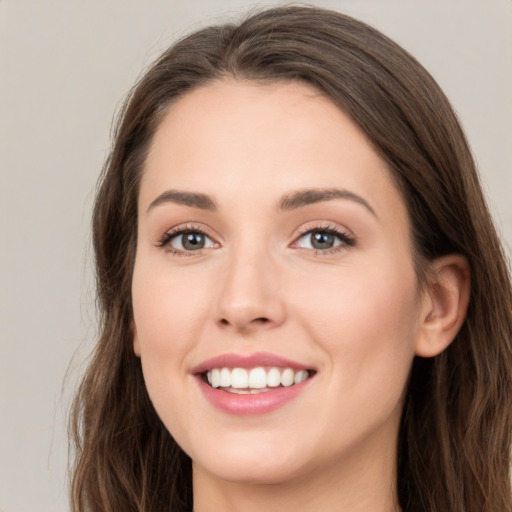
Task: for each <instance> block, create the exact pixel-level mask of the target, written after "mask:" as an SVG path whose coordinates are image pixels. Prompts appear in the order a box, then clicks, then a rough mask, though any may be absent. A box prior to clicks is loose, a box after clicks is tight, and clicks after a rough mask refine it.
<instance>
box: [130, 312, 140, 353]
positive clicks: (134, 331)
mask: <svg viewBox="0 0 512 512" xmlns="http://www.w3.org/2000/svg"><path fill="white" fill-rule="evenodd" d="M131 330H132V338H133V351H134V352H135V355H136V356H137V357H140V344H139V337H138V335H137V326H136V325H135V322H134V321H133V320H132V325H131Z"/></svg>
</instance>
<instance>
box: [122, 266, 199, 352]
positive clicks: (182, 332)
mask: <svg viewBox="0 0 512 512" xmlns="http://www.w3.org/2000/svg"><path fill="white" fill-rule="evenodd" d="M162 267H163V268H159V265H158V263H157V264H154V265H145V264H144V262H143V263H141V264H140V265H137V264H136V265H135V269H134V275H133V281H132V302H133V314H134V321H135V328H136V339H137V343H138V346H139V349H140V351H141V352H142V355H143V356H144V355H147V356H148V357H150V356H152V355H157V356H159V357H162V356H166V357H167V356H168V357H170V356H175V355H176V354H179V353H180V352H181V351H183V350H184V349H186V348H187V347H188V345H189V344H190V343H191V340H192V339H194V338H196V339H197V331H198V329H200V328H201V326H202V325H203V323H204V322H203V321H202V319H203V317H204V315H205V314H206V313H207V311H208V299H207V290H206V286H205V281H204V280H202V281H201V280H200V279H199V280H190V279H185V278H184V277H181V276H180V275H176V273H173V272H170V271H169V269H168V268H166V266H165V264H164V265H163V266H162ZM200 284H201V285H200Z"/></svg>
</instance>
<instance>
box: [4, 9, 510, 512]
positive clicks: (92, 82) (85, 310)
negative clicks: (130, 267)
mask: <svg viewBox="0 0 512 512" xmlns="http://www.w3.org/2000/svg"><path fill="white" fill-rule="evenodd" d="M281 3H284V2H260V3H259V4H255V3H254V2H250V1H244V0H238V1H237V0H231V1H228V0H166V1H164V0H87V1H83V2H82V1H80V2H79V1H78V0H0V235H1V236H0V340H1V356H0V411H1V412H0V512H29V511H30V512H34V511H55V512H59V511H65V510H68V504H67V476H66V458H67V439H66V415H67V410H68V407H69V401H70V397H71V396H72V393H73V389H74V387H75V386H76V383H77V378H78V375H79V374H80V372H81V371H82V369H83V364H84V361H85V358H86V355H87V354H88V352H89V350H90V348H91V346H92V342H93V340H94V337H95V311H94V291H93V280H92V273H91V249H90V230H89V218H90V211H91V204H92V199H93V195H94V189H95V182H96V179H97V176H98V173H99V171H100V168H101V166H102V162H103V160H104V158H105V156H106V154H107V151H108V148H109V145H110V139H109V133H110V127H111V121H112V117H113V114H114V112H115V111H116V109H118V107H119V106H120V104H121V100H122V98H123V97H124V95H125V94H126V92H127V91H128V89H129V88H130V87H131V85H132V84H133V82H134V80H135V79H136V78H137V76H139V74H140V72H141V70H142V69H143V68H145V67H146V66H147V65H148V64H149V63H150V62H151V61H152V60H153V59H154V58H156V57H157V56H158V54H159V53H160V52H161V51H162V50H163V49H164V48H165V47H166V46H167V45H168V44H169V42H171V41H172V40H175V39H176V38H178V37H181V36H183V35H185V34H186V33H188V32H189V31H191V30H194V29H197V28H199V27H201V26H203V25H204V24H206V23H211V22H217V21H222V20H225V19H226V18H230V17H231V18H232V17H235V18H236V16H237V15H238V14H240V13H243V12H245V11H247V10H248V9H249V8H250V7H253V6H255V5H259V6H264V5H272V4H281ZM310 3H311V4H315V5H321V6H325V7H330V8H335V9H338V10H341V11H344V12H346V13H348V14H352V15H354V16H355V17H357V18H360V19H362V20H364V21H367V22H369V23H370V24H372V25H374V26H376V27H377V28H379V29H381V30H382V31H383V32H385V33H386V34H387V35H389V36H390V37H392V38H393V39H395V40H396V41H397V42H399V43H400V44H402V45H403V46H404V47H405V48H406V49H408V50H409V51H410V52H411V53H412V54H413V55H415V56H416V57H417V58H418V59H419V60H420V62H422V63H423V64H424V65H425V67H427V69H429V70H430V72H431V73H432V74H433V75H434V77H435V78H436V79H437V80H438V82H439V83H440V85H441V86H442V87H443V88H444V90H445V92H446V93H447V95H448V97H449V98H450V99H451V101H452V103H453V105H454V107H455V109H456V110H457V112H458V113H459V115H460V118H461V120H462V124H463V126H464V127H465V129H466V132H467V135H468V138H469V140H470V143H471V145H472V148H473V150H474V154H475V156H476V159H477V161H478V163H479V167H480V171H481V174H482V179H483V182H484V186H485V189H486V192H487V193H488V197H489V201H490V204H491V207H492V210H493V212H494V215H495V217H496V222H497V224H498V226H499V228H500V229H501V231H502V233H503V238H504V241H505V243H507V244H509V245H510V244H511V242H512V201H510V199H509V197H510V196H511V195H512V194H511V193H512V173H511V164H512V95H511V91H512V66H511V64H512V1H511V0H487V1H485V2H483V1H482V0H464V1H462V0H424V1H419V0H395V1H388V0H351V1H349V0H346V1H343V0H332V1H317V2H314V1H313V2H310Z"/></svg>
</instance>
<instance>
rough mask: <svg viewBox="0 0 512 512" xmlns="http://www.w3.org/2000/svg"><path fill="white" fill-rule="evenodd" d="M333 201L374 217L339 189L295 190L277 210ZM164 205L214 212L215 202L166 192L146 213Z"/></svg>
mask: <svg viewBox="0 0 512 512" xmlns="http://www.w3.org/2000/svg"><path fill="white" fill-rule="evenodd" d="M333 199H347V200H349V201H353V202H355V203H358V204H360V205H362V206H364V207H365V208H366V209H367V210H368V211H369V212H370V213H372V214H373V215H374V216H375V217H377V214H376V213H375V210H374V209H373V208H372V207H371V206H370V205H369V204H368V202H367V201H366V200H364V199H363V198H362V197H361V196H358V195H357V194H354V193H353V192H350V191H349V190H344V189H339V188H325V189H317V188H309V189H303V190H297V191H295V192H291V193H289V194H286V195H285V196H283V197H282V198H281V200H280V201H279V203H278V209H279V210H282V211H290V210H295V209H297V208H302V207H304V206H308V205H311V204H316V203H321V202H323V201H332V200H333ZM164 203H176V204H181V205H184V206H190V207H191V208H199V209H200V210H208V211H216V210H217V205H216V203H215V201H214V200H213V199H212V198H211V197H210V196H208V195H206V194H201V193H199V192H184V191H181V190H166V191H165V192H163V193H162V194H160V195H159V196H158V197H157V198H156V199H155V200H154V201H152V202H151V204H150V205H149V207H148V209H147V211H148V212H149V211H150V210H152V209H153V208H155V207H156V206H158V205H161V204H164Z"/></svg>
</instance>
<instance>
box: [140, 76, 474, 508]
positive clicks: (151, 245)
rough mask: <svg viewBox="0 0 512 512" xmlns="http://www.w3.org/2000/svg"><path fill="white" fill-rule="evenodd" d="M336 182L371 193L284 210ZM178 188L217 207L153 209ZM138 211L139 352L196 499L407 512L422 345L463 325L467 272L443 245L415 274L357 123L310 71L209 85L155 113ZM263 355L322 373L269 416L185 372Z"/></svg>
mask: <svg viewBox="0 0 512 512" xmlns="http://www.w3.org/2000/svg"><path fill="white" fill-rule="evenodd" d="M334 188H335V189H338V190H339V189H342V190H344V191H349V192H350V193H351V194H355V195H357V197H358V198H361V199H363V200H364V201H365V203H366V206H365V205H364V204H362V203H361V201H359V200H357V199H354V196H349V197H342V198H331V199H326V200H323V201H320V202H316V203H314V204H308V205H302V206H300V207H297V208H293V209H284V210H283V209H280V208H279V207H278V205H279V204H280V202H282V200H283V198H284V197H288V196H289V195H290V194H292V193H294V192H296V191H300V190H304V189H329V190H331V189H334ZM168 190H178V191H181V192H194V193H201V194H205V195H207V196H208V197H209V198H211V199H212V201H214V203H215V205H216V209H215V211H214V210H212V209H204V208H200V207H197V206H198V205H195V206H194V205H184V204H179V203H178V202H176V198H175V197H174V199H173V200H164V199H160V200H159V201H157V203H158V204H153V206H150V205H152V203H154V202H155V200H156V199H157V198H159V197H161V195H162V193H165V192H166V191H168ZM167 199H169V198H167ZM203 206H204V205H203ZM138 208H139V222H138V245H137V254H136V262H135V268H134V274H133V284H132V296H133V310H134V350H135V353H136V354H137V355H138V356H140V357H141V361H142V367H143V371H144V377H145V381H146V386H147V389H148V392H149V395H150V397H151V399H152V401H153V404H154V406H155V408H156V410H157V412H158V414H159V416H160V418H161V419H162V421H163V422H164V424H165V425H166V427H167V428H168V429H169V431H170V432H171V433H172V435H173V436H174V438H175V439H176V441H177V442H178V444H179V445H180V446H181V447H182V448H183V449H184V450H185V452H186V453H188V454H189V455H190V457H191V458H192V460H193V477H194V510H195V511H196V512H210V511H242V510H243V511H249V512H251V511H258V512H259V511H261V510H262V509H263V510H264V509H265V508H264V507H267V510H280V511H284V512H286V511H288V510H294V511H295V510H301V511H318V510H323V511H330V510H344V511H345V512H350V511H352V512H355V511H368V512H370V511H371V512H385V511H386V512H389V511H394V510H399V508H398V505H397V503H396V496H395V480H396V474H395V471H396V467H395V456H396V455H395V454H396V439H397V433H398V426H399V421H400V414H401V409H402V400H403V393H404V387H405V385H406V381H407V377H408V374H409V370H410V367H411V363H412V359H413V357H414V356H415V354H419V355H422V356H432V355H435V354H437V353H439V352H440V351H441V350H443V349H444V348H445V347H446V346H447V345H448V343H449V342H450V341H451V339H452V338H453V336H454V335H455V333H456V331H457V329H458V327H459V326H460V323H461V322H462V319H463V316H464V311H465V304H467V300H466V298H467V297H466V296H467V295H468V293H469V292H467V290H468V286H467V283H468V272H467V268H466V267H465V265H464V261H463V260H462V259H461V258H458V257H447V258H445V259H444V260H440V261H438V262H436V265H437V268H436V270H437V273H436V280H435V281H433V282H432V283H430V284H429V285H428V286H426V287H423V288H422V287H420V286H419V284H418V280H417V277H416V274H415V270H414V265H413V260H412V249H411V239H410V235H409V233H410V226H409V220H408V215H407V211H406V208H405V205H404V201H403V199H402V197H401V196H400V193H399V191H398V190H397V188H396V187H395V185H394V183H393V180H392V178H391V175H390V173H389V171H388V169H387V167H386V165H385V163H384V162H383V160H382V159H381V158H380V157H379V155H378V154H377V153H376V152H375V151H374V149H373V147H372V146H371V144H370V143H369V142H368V140H367V139H366V137H365V136H364V135H363V133H362V132H361V131H360V130H359V129H358V127H357V126H356V125H355V124H354V123H353V122H352V121H351V120H350V119H349V118H348V116H347V115H345V114H344V113H343V112H342V111H341V110H340V109H339V108H337V107H336V106H335V105H334V104H333V103H332V102H330V101H329V100H328V99H326V98H325V97H323V96H322V95H320V94H319V93H318V92H317V91H315V90H314V89H312V88H310V87H308V86H306V85H304V84H299V83H276V84H271V85H257V84H254V83H250V82H244V81H235V80H233V79H224V80H222V81H218V82H215V83H213V84H210V85H208V86H205V87H202V88H200V89H197V90H195V91H194V92H192V93H189V94H188V95H186V96H185V97H183V98H182V99H180V100H179V101H178V102H177V103H175V104H174V105H173V106H172V107H171V108H170V110H169V112H168V113H167V115H166V117H165V118H164V120H163V121H162V123H161V125H160V127H159V129H158V130H157V132H156V134H155V137H154V140H153V144H152V148H151V151H150V153H149V156H148V158H147V161H146V165H145V168H144V172H143V176H142V180H141V186H140V197H139V205H138ZM180 227H186V228H189V229H193V230H196V231H197V230H200V231H203V232H204V233H205V234H206V235H207V236H208V239H207V244H206V247H205V248H204V249H201V250H199V251H192V250H189V251H186V250H185V249H184V248H183V246H182V245H180V242H181V241H182V239H181V238H180V237H179V235H176V236H175V237H174V238H173V239H172V240H171V241H169V239H167V244H166V245H164V246H161V243H160V242H161V240H162V239H163V238H164V237H165V236H166V234H167V233H169V231H171V230H173V229H174V228H180ZM326 228H328V229H331V228H335V229H337V230H339V231H340V232H341V233H344V234H345V236H348V237H349V238H350V240H352V242H351V243H346V241H344V239H343V237H342V238H340V239H336V244H337V245H336V247H334V249H335V250H324V249H322V250H315V249H312V248H311V237H310V235H304V233H305V232H307V231H308V230H317V231H322V230H325V229H326ZM168 238H169V237H168ZM176 251H177V252H176ZM254 352H270V353H273V354H276V355H279V356H283V357H286V358H288V359H292V360H294V361H297V362H300V363H302V364H305V365H307V366H308V367H310V368H314V369H315V370H316V374H315V376H314V378H313V379H312V380H311V382H310V383H309V384H308V386H307V387H306V388H305V389H304V391H303V392H302V393H300V394H299V395H298V396H297V397H295V398H294V399H293V400H291V401H290V402H287V403H286V404H285V405H283V406H282V407H279V408H277V409H276V410H274V411H271V412H268V413H265V414H259V415H252V416H236V415H232V414H227V413H225V412H223V411H220V410H218V409H217V408H215V407H213V406H212V405H211V404H210V403H209V402H208V401H207V400H206V399H205V397H204V396H203V394H202V393H201V392H200V389H199V386H198V384H197V379H196V377H195V376H194V375H193V374H192V369H193V368H194V367H195V366H197V365H198V364H200V363H202V362H203V361H205V360H207V359H209V358H211V357H214V356H218V355H220V354H225V353H236V354H251V353H254ZM262 507H263V508H262Z"/></svg>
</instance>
